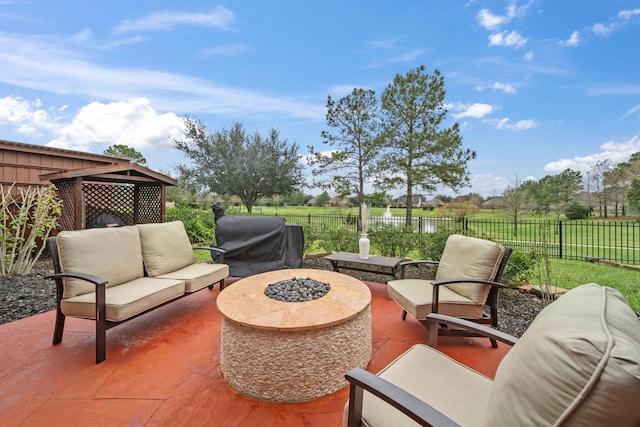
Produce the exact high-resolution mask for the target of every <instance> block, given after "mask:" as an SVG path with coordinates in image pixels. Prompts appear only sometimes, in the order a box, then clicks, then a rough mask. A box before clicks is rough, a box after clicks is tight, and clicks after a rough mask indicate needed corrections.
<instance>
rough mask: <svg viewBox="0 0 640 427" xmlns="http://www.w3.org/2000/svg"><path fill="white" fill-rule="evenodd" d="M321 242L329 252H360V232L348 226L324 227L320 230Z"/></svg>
mask: <svg viewBox="0 0 640 427" xmlns="http://www.w3.org/2000/svg"><path fill="white" fill-rule="evenodd" d="M320 237H321V238H320V244H321V246H322V248H323V249H324V250H326V251H328V252H359V251H360V249H359V247H358V240H360V234H358V232H356V231H351V230H348V229H346V228H343V227H341V228H329V229H327V228H324V229H323V230H322V231H321V232H320Z"/></svg>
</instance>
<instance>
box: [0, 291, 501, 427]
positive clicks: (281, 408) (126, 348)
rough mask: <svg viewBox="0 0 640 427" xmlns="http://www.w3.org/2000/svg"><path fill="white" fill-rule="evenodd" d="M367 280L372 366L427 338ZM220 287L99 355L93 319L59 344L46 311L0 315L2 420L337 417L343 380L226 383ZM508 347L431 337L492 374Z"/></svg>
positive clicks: (115, 334)
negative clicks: (245, 387)
mask: <svg viewBox="0 0 640 427" xmlns="http://www.w3.org/2000/svg"><path fill="white" fill-rule="evenodd" d="M367 285H368V286H369V288H370V289H371V292H372V296H373V299H372V303H371V310H372V330H373V358H372V359H371V362H370V363H369V366H368V367H367V370H369V371H371V372H377V371H379V370H380V369H382V368H383V367H384V366H386V365H387V364H388V363H390V362H391V361H393V360H394V359H395V358H396V357H397V356H399V355H400V354H401V353H403V352H404V351H405V350H407V349H408V348H409V347H411V345H413V344H416V343H426V342H427V338H428V333H427V330H426V329H425V328H424V327H423V326H422V325H421V324H420V323H418V322H417V321H416V320H415V319H409V318H408V319H407V321H402V320H401V319H400V312H401V309H400V307H399V306H398V305H397V304H396V303H395V302H394V301H391V300H388V299H387V291H386V286H385V285H382V284H378V283H367ZM231 286H233V285H231ZM218 293H219V291H218V289H217V288H216V289H215V290H213V291H209V290H203V291H200V292H197V293H195V294H194V295H191V296H189V297H187V298H183V299H182V300H180V301H177V302H174V303H171V304H169V305H167V306H165V307H162V308H160V309H158V310H155V311H153V312H151V313H148V314H146V315H144V316H142V317H140V318H138V319H135V320H133V321H131V322H128V323H126V324H123V325H120V326H118V327H116V328H113V329H111V330H109V331H108V332H107V360H106V361H105V362H103V363H101V364H99V365H96V364H95V363H94V362H95V341H94V331H95V329H94V322H92V321H86V320H81V319H73V318H68V319H67V324H66V327H65V332H64V337H63V341H62V343H61V344H59V345H57V346H53V345H52V344H51V340H52V334H53V325H54V320H55V315H54V312H48V313H43V314H40V315H37V316H33V317H29V318H27V319H22V320H18V321H15V322H12V323H8V324H5V325H0V356H1V357H0V361H1V363H2V365H0V425H1V426H87V425H90V426H92V427H96V426H103V425H104V426H106V425H109V426H225V427H226V426H242V427H250V426H322V427H326V426H341V425H342V411H343V408H344V404H345V402H346V400H347V398H348V387H347V386H346V385H345V387H344V388H343V389H341V390H339V391H338V392H335V393H333V394H331V395H328V396H325V397H321V398H318V399H314V400H311V401H307V402H300V403H274V402H266V401H261V400H257V399H254V398H251V397H247V396H244V395H242V394H240V393H238V392H237V391H236V390H234V389H233V388H231V387H230V386H229V385H228V384H227V383H226V381H225V379H224V377H223V376H222V373H221V372H220V366H219V361H220V354H219V350H220V324H221V319H220V313H219V312H218V310H217V308H216V298H217V296H218ZM509 348H510V347H508V346H506V345H504V344H499V348H497V349H493V348H491V345H490V343H489V341H488V340H487V339H480V338H459V337H442V338H440V340H439V349H440V350H441V351H443V352H444V353H446V354H448V355H450V356H451V357H453V358H454V359H456V360H459V361H460V362H462V363H464V364H466V365H468V366H470V367H472V368H474V369H476V370H478V371H479V372H481V373H483V374H485V375H487V376H489V377H491V378H493V376H494V374H495V370H496V368H497V365H498V363H499V362H500V360H501V359H502V357H504V355H505V354H506V352H507V351H508V350H509ZM247 357H251V355H247ZM309 357H313V355H309ZM427 381H428V380H427Z"/></svg>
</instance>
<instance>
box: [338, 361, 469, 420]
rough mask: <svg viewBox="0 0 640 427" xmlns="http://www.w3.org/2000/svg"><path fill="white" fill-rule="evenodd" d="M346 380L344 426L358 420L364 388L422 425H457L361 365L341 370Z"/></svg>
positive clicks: (360, 414)
mask: <svg viewBox="0 0 640 427" xmlns="http://www.w3.org/2000/svg"><path fill="white" fill-rule="evenodd" d="M345 378H346V380H347V381H349V410H348V424H347V425H348V426H349V427H356V426H360V425H361V423H362V395H363V391H367V392H369V393H371V394H373V395H374V396H376V397H378V398H380V399H382V400H383V401H384V402H386V403H388V404H389V405H391V406H393V407H394V408H396V409H397V410H399V411H400V412H402V413H403V414H405V415H406V416H408V417H409V418H411V419H412V420H414V421H415V422H417V423H418V424H420V425H422V426H457V425H458V424H457V423H456V422H455V421H453V420H452V419H450V418H449V417H447V416H446V415H444V414H442V413H440V412H438V411H437V410H436V409H435V408H433V407H432V406H430V405H428V404H427V403H425V402H423V401H422V400H420V399H418V398H417V397H415V396H414V395H412V394H411V393H408V392H407V391H405V390H403V389H401V388H400V387H398V386H396V385H395V384H392V383H390V382H389V381H386V380H384V379H382V378H380V377H379V376H377V375H374V374H372V373H370V372H368V371H365V370H364V369H361V368H354V369H352V370H350V371H349V372H347V373H346V374H345Z"/></svg>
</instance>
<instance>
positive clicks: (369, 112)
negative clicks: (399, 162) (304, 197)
mask: <svg viewBox="0 0 640 427" xmlns="http://www.w3.org/2000/svg"><path fill="white" fill-rule="evenodd" d="M327 124H328V125H329V126H331V127H332V128H333V129H334V132H329V131H322V139H323V141H322V142H323V143H324V144H327V145H328V146H329V147H334V148H333V150H332V151H330V152H329V153H328V154H327V153H324V152H318V151H316V150H315V149H314V148H313V147H309V166H311V167H313V175H314V176H319V177H321V179H318V180H317V181H314V184H316V185H320V186H323V187H331V188H333V189H335V191H336V192H338V193H339V194H344V195H347V194H356V195H357V199H358V200H357V204H358V206H362V203H363V202H364V185H365V182H366V181H367V180H368V179H369V178H371V177H372V176H373V173H374V171H373V166H374V161H375V160H376V158H377V157H378V154H379V153H380V149H379V147H378V145H377V144H378V143H377V140H376V136H377V130H378V127H379V122H378V104H377V100H376V97H375V92H374V91H373V90H370V89H369V90H365V89H358V88H356V89H353V92H351V94H349V95H347V96H345V97H344V98H341V99H340V100H338V102H336V101H334V100H333V99H332V98H331V97H330V96H329V98H328V101H327ZM359 215H362V212H359Z"/></svg>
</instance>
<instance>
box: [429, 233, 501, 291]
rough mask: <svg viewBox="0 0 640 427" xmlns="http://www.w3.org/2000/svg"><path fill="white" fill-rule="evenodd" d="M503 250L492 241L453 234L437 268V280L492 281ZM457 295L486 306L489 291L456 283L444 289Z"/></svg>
mask: <svg viewBox="0 0 640 427" xmlns="http://www.w3.org/2000/svg"><path fill="white" fill-rule="evenodd" d="M503 256H504V247H503V246H501V245H499V244H497V243H495V242H492V241H490V240H485V239H478V238H475V237H468V236H462V235H460V234H452V235H451V236H449V238H448V239H447V243H446V245H445V248H444V252H443V253H442V257H441V258H440V263H439V264H438V271H437V272H436V280H442V279H464V278H466V277H469V278H474V279H480V280H492V279H493V278H495V277H496V274H497V273H498V269H499V267H500V262H501V261H502V257H503ZM445 286H447V287H448V288H449V289H451V290H453V291H454V292H457V293H459V294H460V295H464V296H465V297H467V298H469V299H470V300H472V301H473V302H475V303H476V304H484V302H485V301H486V299H487V294H488V293H489V290H490V287H489V286H488V285H487V286H478V285H473V284H464V283H456V284H453V285H445Z"/></svg>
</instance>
